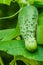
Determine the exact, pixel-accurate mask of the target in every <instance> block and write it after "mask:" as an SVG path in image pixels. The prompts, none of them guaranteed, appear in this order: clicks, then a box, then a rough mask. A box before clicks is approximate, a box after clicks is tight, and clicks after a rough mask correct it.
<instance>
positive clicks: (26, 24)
mask: <svg viewBox="0 0 43 65" xmlns="http://www.w3.org/2000/svg"><path fill="white" fill-rule="evenodd" d="M37 19H38V11H37V9H36V8H35V7H34V6H31V5H29V6H25V7H24V8H22V10H21V12H20V13H19V16H18V23H19V26H20V32H21V35H22V37H23V39H24V40H25V41H27V42H28V44H27V42H25V47H26V48H27V49H28V50H29V51H32V50H33V51H34V50H36V48H37V43H36V40H35V32H36V27H37ZM33 38H34V40H33V41H32V39H33ZM34 41H35V42H34ZM29 44H33V45H29ZM27 46H28V47H27ZM34 47H35V48H34ZM29 48H30V49H29Z"/></svg>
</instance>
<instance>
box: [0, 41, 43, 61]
mask: <svg viewBox="0 0 43 65" xmlns="http://www.w3.org/2000/svg"><path fill="white" fill-rule="evenodd" d="M0 50H1V51H5V52H7V53H8V54H11V55H15V56H18V55H21V56H24V57H25V58H27V59H33V60H37V61H43V47H42V46H38V50H37V51H36V52H34V53H30V52H29V51H27V50H26V49H25V43H24V41H23V40H20V41H17V40H11V41H1V42H0Z"/></svg>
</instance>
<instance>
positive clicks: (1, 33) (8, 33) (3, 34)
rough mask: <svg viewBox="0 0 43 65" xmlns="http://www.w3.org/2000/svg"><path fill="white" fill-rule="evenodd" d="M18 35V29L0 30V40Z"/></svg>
mask: <svg viewBox="0 0 43 65" xmlns="http://www.w3.org/2000/svg"><path fill="white" fill-rule="evenodd" d="M18 35H20V33H19V30H18V29H16V28H15V29H5V30H0V40H1V41H6V40H11V39H13V38H15V37H16V36H18Z"/></svg>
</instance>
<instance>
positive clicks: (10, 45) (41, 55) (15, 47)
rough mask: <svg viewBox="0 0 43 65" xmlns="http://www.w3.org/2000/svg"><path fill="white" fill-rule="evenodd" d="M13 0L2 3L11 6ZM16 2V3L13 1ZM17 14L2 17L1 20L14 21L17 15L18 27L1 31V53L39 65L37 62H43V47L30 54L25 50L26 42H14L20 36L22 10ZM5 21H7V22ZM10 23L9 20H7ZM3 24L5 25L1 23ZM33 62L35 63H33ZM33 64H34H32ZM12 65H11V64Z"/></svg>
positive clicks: (3, 0)
mask: <svg viewBox="0 0 43 65" xmlns="http://www.w3.org/2000/svg"><path fill="white" fill-rule="evenodd" d="M11 1H12V0H0V3H3V4H6V5H10V3H11ZM13 2H14V1H13ZM16 12H17V13H14V14H12V15H10V16H7V17H1V18H0V22H1V20H4V19H6V20H7V19H11V18H12V20H13V17H14V16H15V15H17V20H14V24H13V25H14V26H15V22H16V21H17V23H16V27H14V28H12V27H11V28H10V29H2V30H0V51H4V52H6V53H8V54H10V55H13V56H15V57H16V58H15V59H16V60H17V59H18V60H21V59H22V60H24V62H26V64H27V65H28V63H29V61H30V65H34V64H36V65H39V64H38V62H37V61H43V52H42V51H43V46H38V50H37V51H36V52H34V53H30V52H29V51H28V50H26V49H25V42H24V40H14V38H15V37H16V36H19V35H20V30H19V25H18V13H19V12H20V10H18V11H16ZM6 20H5V21H6ZM7 21H9V20H7ZM1 24H3V23H1ZM32 60H33V61H32ZM34 61H36V62H34ZM31 63H32V64H31ZM10 65H11V64H10Z"/></svg>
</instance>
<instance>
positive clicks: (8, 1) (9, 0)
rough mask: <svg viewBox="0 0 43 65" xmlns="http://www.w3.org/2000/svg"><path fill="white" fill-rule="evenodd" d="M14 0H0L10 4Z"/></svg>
mask: <svg viewBox="0 0 43 65" xmlns="http://www.w3.org/2000/svg"><path fill="white" fill-rule="evenodd" d="M11 1H12V0H0V3H2V4H7V5H10V3H11Z"/></svg>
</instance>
